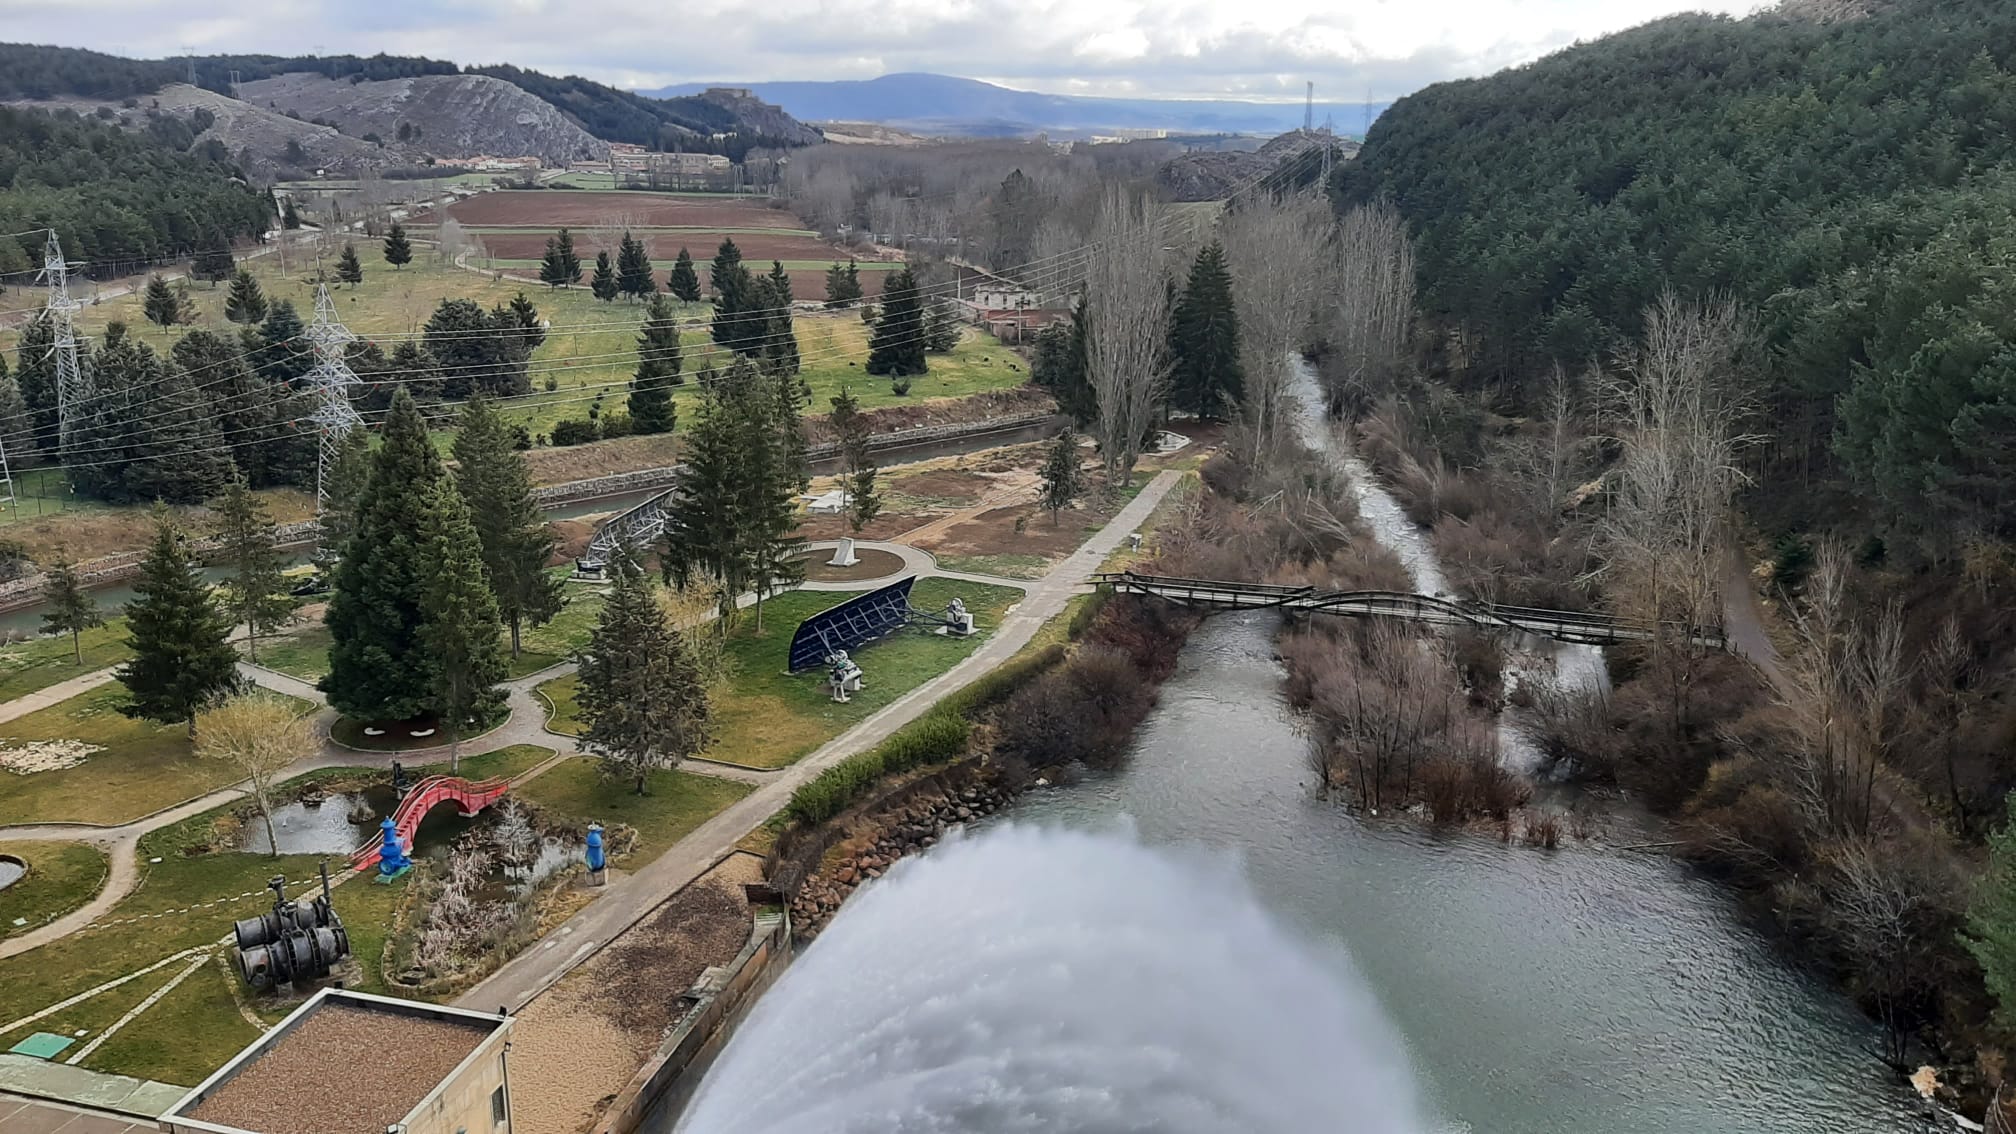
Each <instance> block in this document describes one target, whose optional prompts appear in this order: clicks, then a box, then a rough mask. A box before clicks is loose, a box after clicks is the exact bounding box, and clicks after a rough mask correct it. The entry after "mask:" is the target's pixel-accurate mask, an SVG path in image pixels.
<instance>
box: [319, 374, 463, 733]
mask: <svg viewBox="0 0 2016 1134" xmlns="http://www.w3.org/2000/svg"><path fill="white" fill-rule="evenodd" d="M443 475H445V474H444V473H443V472H442V468H441V459H440V457H439V456H437V455H436V454H435V452H434V445H433V443H432V442H431V441H430V440H429V439H428V436H427V422H426V419H424V418H423V417H421V415H420V408H419V407H418V406H416V405H414V404H413V398H412V395H410V394H408V393H407V392H406V391H405V390H403V389H402V390H399V391H398V392H396V393H394V394H393V395H392V406H391V408H390V409H389V410H388V411H386V417H385V425H384V429H383V439H382V441H381V443H380V444H379V446H378V449H377V451H376V452H374V453H372V455H371V473H370V476H369V478H368V479H367V480H366V481H365V484H364V490H363V491H362V492H361V493H360V494H359V495H358V499H357V505H356V508H355V511H354V513H353V515H352V517H351V520H350V528H351V530H350V536H349V539H348V541H347V542H346V543H345V544H344V545H343V552H342V554H343V559H342V561H341V562H340V563H338V564H337V566H336V574H335V578H334V580H333V584H334V587H333V593H332V594H331V596H330V599H329V610H328V613H327V614H326V615H324V616H323V621H324V622H325V623H326V624H327V625H328V627H329V634H330V637H331V638H332V642H331V644H330V647H329V673H328V676H326V677H324V678H323V679H322V682H321V689H322V691H323V692H324V693H327V694H328V695H329V704H330V705H331V706H332V707H334V708H335V709H336V710H337V711H339V712H341V713H343V714H345V715H347V716H351V717H355V718H358V719H360V720H407V719H410V718H412V717H416V716H419V715H420V714H421V713H423V712H426V711H428V710H429V709H431V708H433V707H434V697H435V689H436V680H437V675H436V672H435V669H436V667H435V664H434V662H433V659H432V657H431V655H430V654H429V652H428V650H427V648H426V644H425V643H424V641H423V640H422V638H421V630H422V628H423V626H424V625H425V624H426V611H427V605H426V602H427V599H426V591H427V586H428V582H429V580H430V579H431V578H432V573H431V572H430V571H429V569H428V557H429V556H430V555H432V554H433V552H434V549H433V547H432V546H431V542H430V539H429V535H430V533H429V532H428V531H427V528H426V526H425V525H426V524H427V523H428V522H429V517H430V511H429V509H430V505H429V500H430V498H431V496H432V494H433V490H434V485H435V482H437V481H439V480H440V479H441V477H442V476H443Z"/></svg>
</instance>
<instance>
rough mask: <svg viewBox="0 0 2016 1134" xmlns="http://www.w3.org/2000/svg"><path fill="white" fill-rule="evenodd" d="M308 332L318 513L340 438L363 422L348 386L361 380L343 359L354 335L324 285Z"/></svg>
mask: <svg viewBox="0 0 2016 1134" xmlns="http://www.w3.org/2000/svg"><path fill="white" fill-rule="evenodd" d="M307 334H308V341H309V342H310V343H312V344H313V345H314V348H315V368H314V369H313V370H310V371H309V372H308V373H307V375H306V380H307V384H308V389H309V390H311V391H313V392H314V393H315V394H317V395H318V397H317V402H318V404H317V405H316V407H315V412H314V413H312V414H310V415H309V416H308V420H309V421H312V422H314V423H315V429H316V432H317V434H318V435H319V438H320V444H319V445H318V446H317V450H316V456H315V511H316V514H317V515H320V514H321V511H322V509H323V507H324V506H326V505H327V504H328V502H329V476H330V474H331V473H332V472H334V471H335V468H336V459H337V458H338V457H340V456H341V455H342V452H343V438H344V437H345V436H347V435H348V434H349V432H350V430H351V429H352V428H354V427H356V426H359V425H362V424H364V418H363V415H361V414H359V413H358V412H357V408H356V407H355V406H353V405H351V404H350V387H352V386H355V385H357V384H358V383H359V381H360V379H359V378H358V377H357V375H356V374H355V373H353V372H352V371H351V369H350V363H349V362H348V361H347V360H346V359H345V358H344V348H346V347H348V346H349V345H350V344H351V343H353V342H356V341H357V336H356V335H354V334H351V333H350V328H348V327H345V326H344V325H343V324H342V322H341V321H340V320H338V319H337V318H336V304H335V302H334V301H333V300H331V299H330V298H329V285H327V284H318V285H317V286H316V288H315V321H314V322H312V323H310V324H308V329H307Z"/></svg>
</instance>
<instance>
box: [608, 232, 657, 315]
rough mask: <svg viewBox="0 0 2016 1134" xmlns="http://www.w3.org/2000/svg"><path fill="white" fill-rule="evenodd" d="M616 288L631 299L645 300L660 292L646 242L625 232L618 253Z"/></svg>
mask: <svg viewBox="0 0 2016 1134" xmlns="http://www.w3.org/2000/svg"><path fill="white" fill-rule="evenodd" d="M616 288H617V290H618V291H621V292H622V293H623V294H624V295H626V296H628V297H629V298H631V299H643V298H644V297H645V296H647V295H652V294H655V293H656V292H657V291H658V280H657V278H656V277H654V276H653V275H652V274H651V255H650V253H648V252H646V251H645V250H644V242H643V241H641V240H639V239H637V238H636V237H634V236H631V235H630V231H629V230H628V229H625V230H624V231H623V241H622V243H621V244H619V245H618V246H617V252H616Z"/></svg>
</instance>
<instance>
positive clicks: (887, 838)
mask: <svg viewBox="0 0 2016 1134" xmlns="http://www.w3.org/2000/svg"><path fill="white" fill-rule="evenodd" d="M1014 798H1015V795H1014V793H1013V792H1010V791H1008V790H1007V789H1006V788H1003V787H1002V786H1000V785H999V784H997V783H995V782H994V781H992V780H981V781H979V782H976V783H972V784H968V785H967V786H965V787H962V788H960V789H958V790H956V791H948V792H944V793H941V794H936V795H929V796H917V797H913V798H911V799H908V800H905V801H904V802H903V803H901V804H899V805H897V806H895V807H893V808H891V809H889V810H888V811H886V812H884V813H882V814H879V815H876V816H874V817H873V818H872V819H869V820H865V821H864V824H863V827H864V829H863V831H862V833H861V834H859V835H857V836H856V837H854V838H853V839H850V840H849V842H848V844H843V845H860V844H863V843H865V845H864V846H862V847H861V849H859V850H855V851H853V852H852V853H845V854H842V855H840V856H837V857H836V858H835V859H834V860H833V861H829V862H827V863H825V864H823V865H822V866H821V867H820V869H819V870H818V871H817V872H816V873H814V874H813V875H812V876H811V877H810V878H807V879H806V880H805V884H804V885H803V886H801V887H799V890H798V896H797V897H795V898H793V899H792V900H791V924H792V927H793V929H794V930H795V931H796V933H797V936H798V938H799V939H800V940H801V941H807V940H810V939H812V938H813V937H815V936H817V935H818V933H819V931H820V930H822V929H824V928H825V927H826V923H827V922H828V921H831V920H832V919H833V915H834V914H835V913H838V912H839V910H840V906H841V903H843V902H845V901H846V900H847V897H848V895H850V894H852V893H853V892H854V891H855V889H856V888H857V887H859V886H860V885H862V884H863V883H865V882H867V881H868V880H869V879H871V878H880V877H882V875H884V874H886V873H888V871H889V868H890V867H892V866H894V865H896V863H897V861H898V860H900V859H903V858H905V857H907V856H909V855H913V854H916V853H917V852H919V851H921V850H924V849H925V848H927V847H930V846H933V845H935V844H936V843H937V842H938V840H939V839H942V838H944V837H945V832H947V831H949V830H951V829H953V828H954V827H957V826H959V825H960V824H962V823H970V822H972V821H973V820H975V819H979V818H981V817H983V816H986V815H990V814H992V813H994V812H995V811H998V810H1000V809H1001V808H1002V807H1005V806H1007V804H1008V803H1009V802H1010V801H1011V800H1013V799H1014Z"/></svg>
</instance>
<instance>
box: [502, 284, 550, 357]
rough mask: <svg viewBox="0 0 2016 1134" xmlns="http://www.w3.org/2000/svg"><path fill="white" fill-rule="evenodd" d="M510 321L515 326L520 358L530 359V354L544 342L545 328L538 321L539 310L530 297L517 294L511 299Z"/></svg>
mask: <svg viewBox="0 0 2016 1134" xmlns="http://www.w3.org/2000/svg"><path fill="white" fill-rule="evenodd" d="M509 310H510V312H511V320H512V322H513V323H515V324H516V325H517V329H518V330H517V336H518V353H519V357H520V358H531V357H532V352H533V351H535V350H538V349H539V348H540V347H541V346H542V345H544V344H545V342H546V327H545V325H544V324H543V323H541V322H540V319H539V308H538V307H537V306H536V305H535V304H533V302H532V297H531V296H529V295H526V294H525V293H524V292H522V291H521V292H519V293H518V294H517V295H514V296H512V297H511V306H510V309H509Z"/></svg>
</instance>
